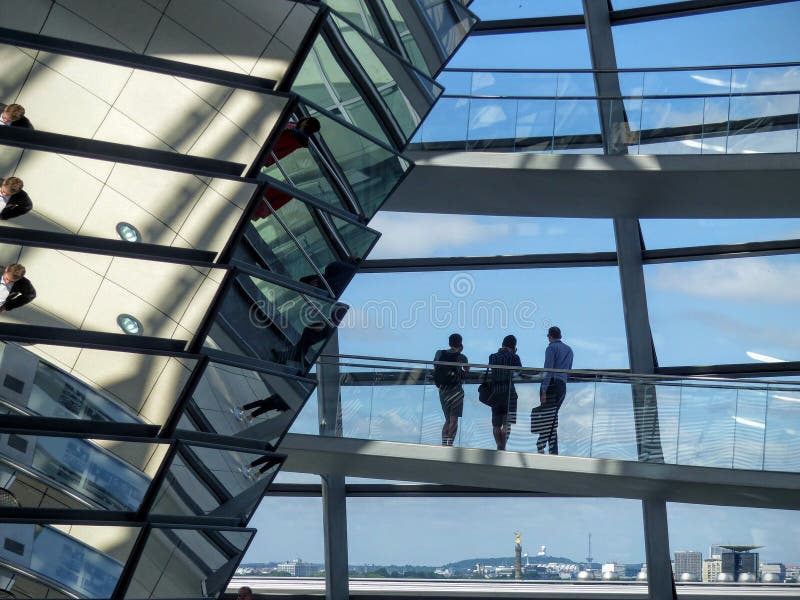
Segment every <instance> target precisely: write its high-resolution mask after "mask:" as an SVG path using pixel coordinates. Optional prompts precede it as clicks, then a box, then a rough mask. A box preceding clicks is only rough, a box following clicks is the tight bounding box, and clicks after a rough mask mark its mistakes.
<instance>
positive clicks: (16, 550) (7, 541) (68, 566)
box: [0, 523, 138, 599]
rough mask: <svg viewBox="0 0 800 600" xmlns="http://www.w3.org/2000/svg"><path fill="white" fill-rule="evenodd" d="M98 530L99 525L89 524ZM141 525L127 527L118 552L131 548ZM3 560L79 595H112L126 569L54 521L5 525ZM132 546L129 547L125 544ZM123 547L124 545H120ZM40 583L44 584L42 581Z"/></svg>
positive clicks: (0, 550)
mask: <svg viewBox="0 0 800 600" xmlns="http://www.w3.org/2000/svg"><path fill="white" fill-rule="evenodd" d="M88 529H89V530H90V533H89V536H91V530H93V532H94V533H95V534H96V533H97V532H99V530H100V528H99V527H88ZM137 532H138V529H135V528H127V529H125V530H124V534H125V536H124V538H125V539H120V540H119V541H120V542H122V543H119V544H118V545H117V546H118V547H117V548H116V552H115V554H116V555H117V556H120V555H121V554H124V555H125V556H127V554H128V553H129V552H130V549H129V546H130V543H131V542H132V541H133V539H134V538H135V536H136V534H137ZM2 538H3V540H4V543H3V545H2V546H0V562H4V563H8V564H10V565H11V566H13V567H16V568H19V569H22V570H23V572H24V573H30V574H32V575H35V576H36V578H37V579H39V580H40V582H41V583H43V584H45V585H49V586H51V587H53V588H55V589H56V590H58V591H59V592H60V593H61V594H69V595H71V596H74V597H77V598H98V599H99V598H110V597H111V595H112V593H113V591H114V588H115V587H116V584H117V580H118V579H119V576H120V575H121V573H122V563H120V562H119V561H118V560H116V558H112V557H111V556H109V555H108V554H106V553H104V552H102V551H101V550H100V549H98V548H95V547H92V546H91V545H90V544H87V543H86V542H84V541H82V540H80V539H78V538H77V537H74V536H71V535H69V534H67V533H65V532H64V531H61V530H60V529H56V528H55V527H52V526H50V525H34V524H28V523H22V524H13V523H5V524H4V525H3V531H2ZM125 546H128V548H125ZM120 547H121V548H120ZM41 583H40V585H41Z"/></svg>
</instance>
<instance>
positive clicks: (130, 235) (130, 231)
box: [117, 221, 142, 242]
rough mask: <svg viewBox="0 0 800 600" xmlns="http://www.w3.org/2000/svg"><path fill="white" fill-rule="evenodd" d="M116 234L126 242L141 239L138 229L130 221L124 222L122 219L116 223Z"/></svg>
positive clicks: (139, 240)
mask: <svg viewBox="0 0 800 600" xmlns="http://www.w3.org/2000/svg"><path fill="white" fill-rule="evenodd" d="M117 234H118V235H119V237H121V238H122V239H123V240H125V241H126V242H141V241H142V235H141V234H140V233H139V230H138V229H136V227H134V226H133V225H131V224H130V223H125V222H124V221H123V222H121V223H117Z"/></svg>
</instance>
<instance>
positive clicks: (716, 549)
mask: <svg viewBox="0 0 800 600" xmlns="http://www.w3.org/2000/svg"><path fill="white" fill-rule="evenodd" d="M708 557H709V558H720V559H721V558H722V546H719V545H714V546H711V547H709V549H708Z"/></svg>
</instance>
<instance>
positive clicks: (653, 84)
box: [627, 69, 739, 96]
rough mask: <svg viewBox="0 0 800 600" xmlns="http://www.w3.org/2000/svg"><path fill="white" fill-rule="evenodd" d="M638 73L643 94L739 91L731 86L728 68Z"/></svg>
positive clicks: (631, 74)
mask: <svg viewBox="0 0 800 600" xmlns="http://www.w3.org/2000/svg"><path fill="white" fill-rule="evenodd" d="M627 75H628V76H629V77H635V76H636V75H638V76H639V77H641V78H642V81H643V84H642V85H643V88H644V89H643V91H642V94H643V95H648V96H655V95H678V94H698V95H701V94H727V93H730V92H731V91H739V90H738V88H733V87H732V83H731V71H730V69H712V70H705V71H650V72H645V73H641V74H633V73H628V74H627Z"/></svg>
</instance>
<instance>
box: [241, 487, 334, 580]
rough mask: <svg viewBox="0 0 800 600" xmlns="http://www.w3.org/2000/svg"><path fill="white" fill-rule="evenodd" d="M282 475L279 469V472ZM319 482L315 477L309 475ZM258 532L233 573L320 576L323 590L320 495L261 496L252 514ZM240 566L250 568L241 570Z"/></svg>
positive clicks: (322, 538)
mask: <svg viewBox="0 0 800 600" xmlns="http://www.w3.org/2000/svg"><path fill="white" fill-rule="evenodd" d="M281 474H282V475H283V472H281ZM313 477H314V481H308V482H305V483H316V484H318V483H319V477H318V476H313ZM253 526H254V527H257V528H258V529H259V532H269V533H268V534H265V533H259V535H257V536H256V537H255V539H254V540H253V544H252V546H250V548H249V549H248V551H247V554H246V555H245V557H244V559H243V561H242V565H241V566H240V571H237V574H247V575H271V576H287V575H290V576H294V577H320V578H321V579H322V580H321V581H320V582H319V584H318V585H321V586H322V588H323V589H322V591H323V593H324V586H325V579H324V574H323V573H322V570H323V569H324V566H323V564H322V563H323V561H324V547H325V542H324V534H323V529H322V499H321V498H303V497H297V498H290V497H285V496H269V495H268V496H265V497H264V500H263V501H262V502H261V504H260V505H259V507H258V510H256V514H255V516H254V517H253ZM241 569H252V570H251V571H250V572H249V573H241Z"/></svg>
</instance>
